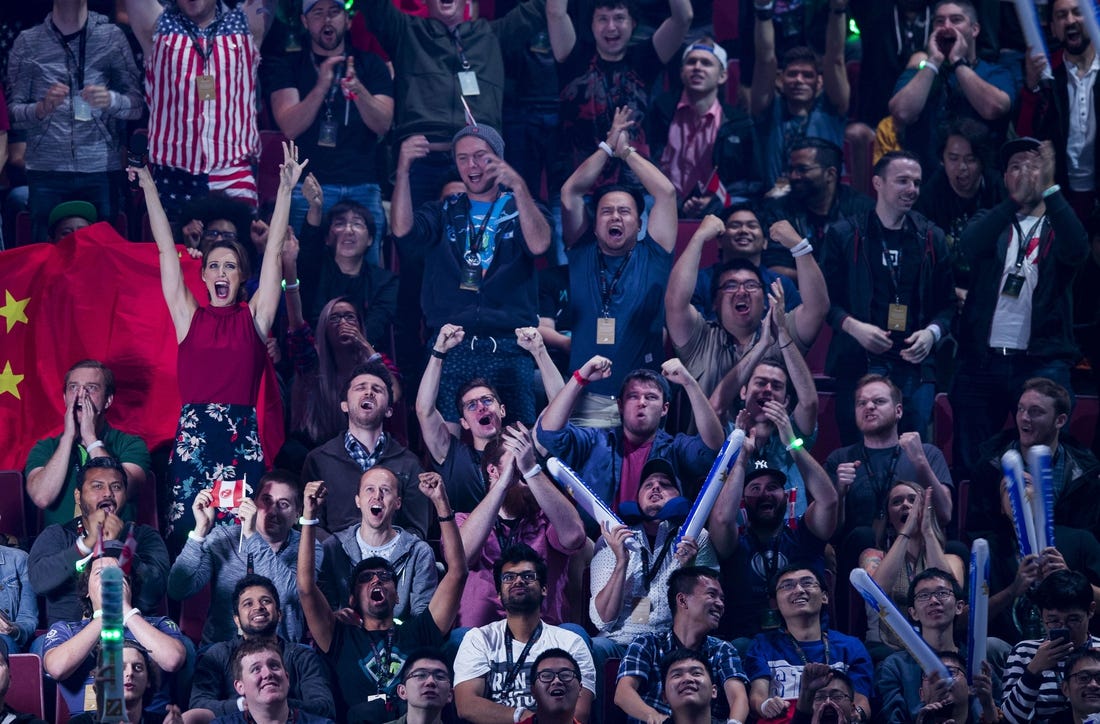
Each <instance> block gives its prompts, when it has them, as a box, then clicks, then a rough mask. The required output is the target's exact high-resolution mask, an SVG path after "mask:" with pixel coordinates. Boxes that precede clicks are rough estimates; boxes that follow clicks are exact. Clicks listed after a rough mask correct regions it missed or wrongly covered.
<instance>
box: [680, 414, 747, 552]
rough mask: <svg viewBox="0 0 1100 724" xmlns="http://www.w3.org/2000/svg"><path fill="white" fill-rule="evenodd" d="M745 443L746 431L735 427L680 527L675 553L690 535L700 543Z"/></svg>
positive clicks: (723, 444)
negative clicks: (716, 502)
mask: <svg viewBox="0 0 1100 724" xmlns="http://www.w3.org/2000/svg"><path fill="white" fill-rule="evenodd" d="M744 442H745V431H744V430H742V429H740V428H737V427H735V428H733V432H731V433H730V434H729V437H727V438H726V441H725V442H724V443H722V449H721V450H719V451H718V457H716V458H715V459H714V464H713V465H711V466H710V472H709V473H707V479H706V480H705V481H703V487H702V488H701V489H700V490H699V495H697V496H696V498H695V502H694V503H693V504H692V506H691V511H690V512H689V513H688V517H687V520H685V521H684V524H683V525H682V526H680V532H679V534H678V535H677V536H676V542H675V543H673V544H672V550H673V551H675V550H676V546H677V545H679V544H680V541H682V540H683V539H684V538H685V537H686V536H689V535H690V536H691V537H692V538H693V539H694V540H695V541H696V542H698V541H699V534H700V533H702V532H703V528H704V527H705V526H706V524H707V518H709V517H710V511H711V510H712V509H713V508H714V503H715V501H717V500H718V493H720V492H722V486H724V485H725V484H726V476H728V475H729V472H730V469H731V468H732V467H733V464H734V463H735V462H737V456H738V455H740V454H741V445H742V444H744Z"/></svg>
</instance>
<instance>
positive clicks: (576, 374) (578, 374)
mask: <svg viewBox="0 0 1100 724" xmlns="http://www.w3.org/2000/svg"><path fill="white" fill-rule="evenodd" d="M573 379H574V380H576V381H577V384H578V385H580V386H581V387H584V386H585V385H587V384H588V380H586V379H585V378H584V377H582V376H581V371H580V370H573Z"/></svg>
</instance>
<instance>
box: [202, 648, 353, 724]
mask: <svg viewBox="0 0 1100 724" xmlns="http://www.w3.org/2000/svg"><path fill="white" fill-rule="evenodd" d="M232 669H233V688H234V689H236V691H237V693H238V694H240V697H241V698H240V711H234V712H232V713H228V714H224V715H222V716H220V717H218V718H217V719H215V720H214V721H215V723H216V724H254V723H256V722H295V723H296V724H333V721H332V719H331V718H330V717H329V716H327V715H326V716H318V715H315V714H313V713H312V712H311V711H309V710H307V709H305V708H304V707H298V706H294V705H293V704H292V703H291V701H290V678H289V676H288V672H287V664H286V661H285V651H284V649H283V647H282V646H281V645H280V644H279V642H278V641H274V640H272V639H254V640H250V641H245V642H244V643H242V644H241V646H240V648H238V649H237V650H236V651H235V652H234V653H233V664H232ZM310 693H311V694H312V693H313V692H310ZM188 714H190V712H188ZM187 721H190V718H189V717H188V719H187Z"/></svg>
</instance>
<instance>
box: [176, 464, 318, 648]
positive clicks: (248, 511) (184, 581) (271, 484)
mask: <svg viewBox="0 0 1100 724" xmlns="http://www.w3.org/2000/svg"><path fill="white" fill-rule="evenodd" d="M301 495H302V494H301V488H300V487H299V483H298V480H297V479H296V478H295V477H294V476H293V475H292V474H291V473H287V472H285V471H278V470H276V471H273V472H270V473H268V474H266V475H264V476H263V477H262V478H260V483H259V492H258V493H257V494H256V497H255V498H254V499H253V498H245V499H244V501H242V502H241V505H240V507H239V508H237V510H236V514H237V519H238V520H239V521H240V522H239V523H237V524H236V525H219V526H215V525H214V520H215V518H216V516H217V512H218V511H217V505H216V503H215V502H214V491H213V489H211V488H207V489H206V490H203V491H201V492H200V493H199V494H198V495H197V496H196V497H195V502H194V503H193V504H192V508H193V509H194V513H195V529H194V530H193V531H191V532H190V533H188V535H187V543H186V545H184V547H183V550H182V551H180V554H179V557H177V558H176V560H175V562H174V563H173V564H172V570H171V571H169V573H168V595H169V596H171V597H172V598H174V599H175V600H177V601H184V600H186V599H188V598H190V597H192V596H194V595H196V594H198V592H199V591H201V590H202V589H203V588H204V587H206V585H207V584H210V590H211V602H210V611H209V614H208V615H207V617H206V623H205V624H204V625H203V630H202V643H203V644H205V645H209V644H212V643H215V642H217V641H229V640H230V639H232V638H233V636H234V634H235V633H236V631H237V629H238V628H239V625H238V623H237V621H236V618H237V615H236V614H237V612H238V611H239V609H238V607H237V606H236V605H234V603H235V600H236V598H237V597H238V596H239V591H238V590H237V589H238V588H239V586H238V585H237V582H238V581H240V580H241V577H242V576H244V575H246V574H258V575H261V576H265V577H266V578H267V579H269V580H271V581H273V583H272V584H271V585H272V586H274V587H276V588H277V589H278V592H279V596H277V597H276V599H277V600H278V599H282V607H281V609H280V615H279V617H278V628H279V635H280V636H282V637H284V638H285V639H287V640H288V641H294V642H298V641H301V640H302V639H303V638H305V633H306V630H305V629H306V627H305V621H304V620H302V609H301V606H299V605H298V590H297V588H296V587H295V582H294V578H295V576H294V565H295V564H296V563H297V561H298V541H299V539H300V538H301V534H300V533H298V531H296V530H294V524H295V523H297V522H298V514H299V510H300V508H301V502H300V501H301ZM318 547H319V546H318Z"/></svg>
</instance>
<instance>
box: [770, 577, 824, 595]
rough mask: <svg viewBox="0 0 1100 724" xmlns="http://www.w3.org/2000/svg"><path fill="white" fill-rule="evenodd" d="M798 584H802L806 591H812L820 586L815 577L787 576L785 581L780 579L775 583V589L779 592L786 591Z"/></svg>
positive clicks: (791, 589)
mask: <svg viewBox="0 0 1100 724" xmlns="http://www.w3.org/2000/svg"><path fill="white" fill-rule="evenodd" d="M799 586H802V588H803V589H804V590H807V591H813V590H814V589H817V588H820V587H821V586H820V585H819V584H818V582H817V579H814V578H810V577H809V576H806V577H805V578H788V579H787V580H785V581H780V582H779V583H778V584H777V585H776V587H775V590H777V591H779V592H781V593H788V592H790V591H793V590H794V589H795V588H797V587H799Z"/></svg>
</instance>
